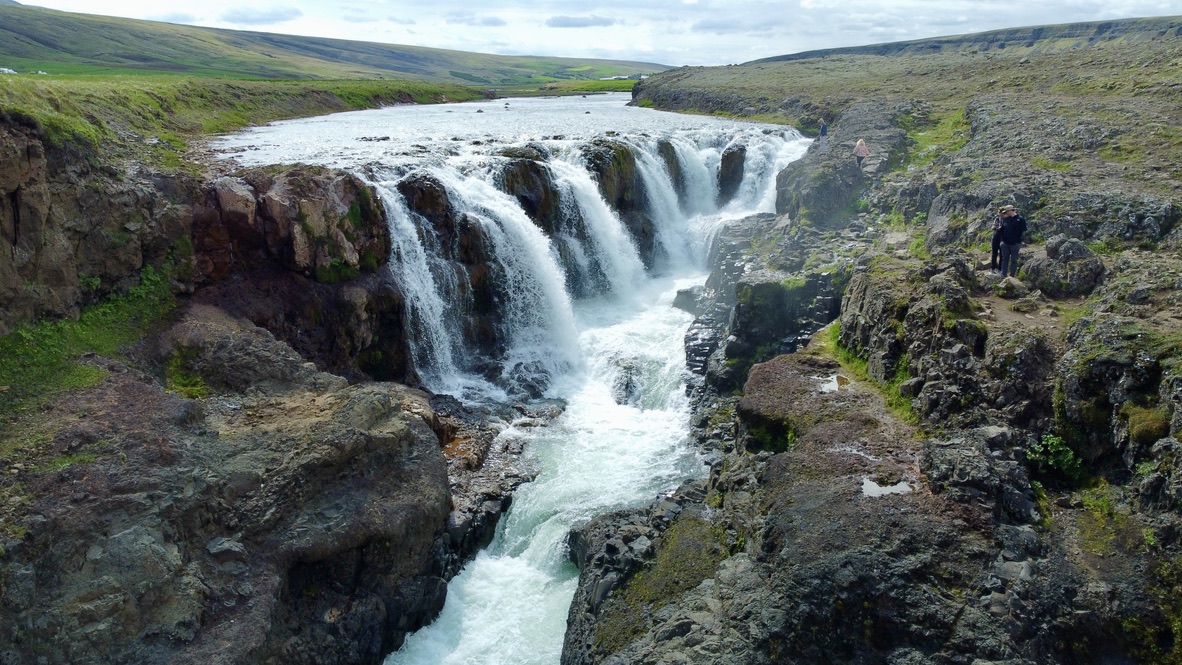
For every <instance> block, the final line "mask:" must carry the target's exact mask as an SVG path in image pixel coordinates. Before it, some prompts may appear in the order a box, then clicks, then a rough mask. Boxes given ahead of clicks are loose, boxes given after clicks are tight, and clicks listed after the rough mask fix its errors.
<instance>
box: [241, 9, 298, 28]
mask: <svg viewBox="0 0 1182 665" xmlns="http://www.w3.org/2000/svg"><path fill="white" fill-rule="evenodd" d="M303 15H304V13H303V12H302V11H300V10H299V9H298V8H296V7H272V8H270V9H255V8H253V7H241V8H238V9H231V10H229V11H227V12H225V13H224V14H222V15H221V20H223V21H225V22H226V23H237V24H240V25H274V24H276V23H286V22H288V21H294V20H295V19H297V18H299V17H301V16H303Z"/></svg>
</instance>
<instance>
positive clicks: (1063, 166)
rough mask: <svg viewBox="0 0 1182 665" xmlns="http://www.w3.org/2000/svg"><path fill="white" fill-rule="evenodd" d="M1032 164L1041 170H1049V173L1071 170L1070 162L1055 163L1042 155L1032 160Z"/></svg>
mask: <svg viewBox="0 0 1182 665" xmlns="http://www.w3.org/2000/svg"><path fill="white" fill-rule="evenodd" d="M1030 162H1031V163H1032V164H1034V165H1035V166H1037V167H1039V168H1040V169H1047V170H1048V171H1067V170H1070V169H1071V164H1069V163H1068V162H1053V161H1051V160H1049V159H1047V158H1046V157H1043V156H1042V155H1038V156H1036V157H1034V158H1032V159H1031V160H1030Z"/></svg>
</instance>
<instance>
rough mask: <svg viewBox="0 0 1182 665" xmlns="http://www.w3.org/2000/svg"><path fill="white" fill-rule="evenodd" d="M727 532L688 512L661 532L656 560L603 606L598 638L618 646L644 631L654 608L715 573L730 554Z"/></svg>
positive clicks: (601, 646) (606, 647) (611, 648)
mask: <svg viewBox="0 0 1182 665" xmlns="http://www.w3.org/2000/svg"><path fill="white" fill-rule="evenodd" d="M723 540H724V539H723V538H721V537H720V534H719V533H718V532H717V531H716V529H715V528H714V527H712V526H711V525H710V523H709V522H707V521H705V520H703V519H700V518H698V517H694V516H691V515H686V514H683V515H681V516H679V517H678V518H677V519H676V520H674V522H673V524H671V525H670V526H669V528H668V529H667V530H666V531H665V533H664V534H662V536H661V538H660V540H659V541H658V543H657V554H656V557H655V560H654V561H653V562H652V565H651V566H649V567H647V568H645V569H644V570H642V571H640V572H639V573H636V575H634V576H633V577H632V578H631V579H629V580H628V581H627V582H625V583H624V585H623V586H622V588H620V589H617V591H616V592H615V594H613V596H612V597H610V598H609V599H608V600H607V601H606V602H605V603H604V605H603V607H602V608H601V609H600V612H599V619H600V620H599V622H598V623H597V624H596V627H595V637H594V644H595V647H596V648H597V649H598V650H601V651H603V652H605V653H614V652H616V651H619V650H620V649H622V648H623V647H624V646H626V645H627V644H628V643H630V642H631V641H633V640H634V639H636V638H637V637H640V636H641V635H644V634H645V633H646V632H647V631H648V629H649V627H650V626H649V621H650V617H651V616H652V613H653V612H656V611H657V610H660V609H661V608H662V607H665V606H666V605H668V604H669V603H671V602H673V601H675V600H677V599H678V598H680V597H681V595H682V594H684V593H685V592H686V591H689V590H690V589H693V588H694V587H696V586H698V585H699V584H701V583H702V581H703V580H705V579H708V578H711V577H713V576H714V574H715V571H716V570H717V569H718V564H719V563H720V562H721V561H722V560H723V559H724V558H726V552H727V549H726V547H725V544H724V542H723Z"/></svg>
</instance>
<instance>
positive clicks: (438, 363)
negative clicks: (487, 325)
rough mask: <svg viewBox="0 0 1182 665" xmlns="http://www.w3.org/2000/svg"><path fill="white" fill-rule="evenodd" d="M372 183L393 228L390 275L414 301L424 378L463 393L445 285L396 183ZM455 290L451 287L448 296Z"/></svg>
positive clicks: (414, 347) (414, 331) (416, 348)
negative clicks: (432, 266) (420, 237)
mask: <svg viewBox="0 0 1182 665" xmlns="http://www.w3.org/2000/svg"><path fill="white" fill-rule="evenodd" d="M373 184H374V188H375V189H376V190H377V192H378V195H379V196H380V197H381V199H382V205H383V206H384V207H385V209H386V218H387V220H388V223H389V225H390V239H391V241H392V245H393V248H392V250H391V256H390V270H391V271H393V272H394V276H395V279H396V281H397V282H398V283H399V284H400V285H401V286H402V288H403V290H405V291H406V293H407V294H408V295H409V296H410V297H409V298H407V307H408V310H409V311H408V312H407V314H408V316H407V320H408V321H410V322H411V324H410V330H409V331H408V332H409V333H410V334H409V335H408V337H409V339H410V348H411V353H412V355H413V356H414V360H415V366H416V367H417V368H418V370H419V374H420V378H421V379H422V380H423V383H424V384H425V385H427V387H429V388H431V389H432V390H434V391H436V392H460V391H462V386H461V384H460V382H459V377H460V376H461V374H460V372H459V368H458V367H456V363H455V360H454V354H455V351H456V349H455V343H456V341H457V340H458V339H459V335H457V334H456V324H455V322H454V317H451V316H449V314H448V308H447V306H446V305H445V304H444V300H443V296H442V295H441V294H440V288H439V286H438V285H439V284H440V283H441V282H442V281H443V276H442V274H441V273H440V271H436V272H435V273H433V272H432V270H431V268H430V265H429V258H428V256H427V252H426V251H425V249H424V247H423V243H422V242H420V241H419V235H418V229H417V228H416V227H415V224H414V222H412V221H411V217H410V211H409V210H407V209H406V203H405V202H404V201H403V199H402V196H401V195H400V194H399V193H398V190H397V189H395V188H394V185H395V184H396V182H395V181H394V180H393V179H383V178H381V177H378V178H377V179H375V180H374V182H373ZM454 290H455V289H454V286H453V288H449V289H447V291H446V292H449V293H450V292H454ZM449 321H450V322H451V324H450V325H449Z"/></svg>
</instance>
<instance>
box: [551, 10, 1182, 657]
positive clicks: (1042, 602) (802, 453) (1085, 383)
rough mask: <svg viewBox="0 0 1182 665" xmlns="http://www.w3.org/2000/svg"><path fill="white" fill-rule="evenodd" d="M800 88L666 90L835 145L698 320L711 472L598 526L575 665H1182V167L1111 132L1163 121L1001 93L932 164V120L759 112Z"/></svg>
mask: <svg viewBox="0 0 1182 665" xmlns="http://www.w3.org/2000/svg"><path fill="white" fill-rule="evenodd" d="M1175 23H1176V21H1175ZM1153 39H1156V38H1153ZM1168 46H1169V45H1168V44H1166V43H1165V42H1161V43H1159V44H1157V45H1156V46H1152V47H1151V48H1152V49H1161V48H1167V47H1168ZM1170 48H1174V49H1175V50H1176V42H1175V43H1174V45H1173V47H1170ZM1153 52H1157V51H1153ZM1171 52H1173V51H1171ZM963 57H964V58H966V60H967V59H969V58H971V57H975V56H971V55H965V56H963ZM1104 57H1105V58H1112V61H1113V62H1116V63H1120V62H1124V60H1123V58H1124V57H1125V55H1124V52H1123V51H1120V50H1116V51H1112V52H1106V55H1105V56H1104ZM1069 59H1070V58H1067V57H1064V59H1063V62H1067V61H1068V60H1069ZM925 62H926V61H923V60H922V59H919V58H917V59H914V60H909V61H908V62H907V66H913V67H914V66H922V65H924V64H925ZM1089 62H1092V63H1093V64H1094V63H1095V62H1096V60H1090V61H1089ZM1104 62H1105V63H1107V60H1105V61H1104ZM927 64H930V63H927ZM810 66H820V65H816V63H813V64H812V65H810ZM834 66H835V67H838V68H839V69H840V68H841V67H843V66H845V65H844V64H843V63H840V62H839V63H836V64H834ZM892 66H893V65H892ZM993 66H994V67H995V68H996V67H997V64H996V62H995V63H994V65H993ZM770 67H773V65H764V64H762V63H753V64H751V65H744V66H742V67H737V68H734V71H733V72H731V71H729V70H728V71H722V70H705V71H702V72H698V71H697V70H692V69H683V70H677V71H675V72H671V73H669V74H666V75H662V76H656V77H652V79H651V80H649V81H646V82H645V83H643V84H642V85H641V86H639V87H638V88H637V92H636V96H638V97H640V98H641V99H646V100H648V101H655V102H656V103H657V105H658V106H669V107H672V108H678V109H698V110H720V109H721V110H725V111H727V112H729V113H735V114H739V115H743V114H750V113H767V112H774V110H775V109H776V108H778V109H780V110H781V111H783V112H784V113H788V114H792V115H796V117H798V118H799V119H800V120H802V124H805V125H807V124H808V121H811V120H810V119H815V118H817V117H819V115H821V114H824V115H826V117H827V119H828V121H829V126H830V129H829V142H828V145H827V146H825V147H824V148H823V147H822V146H821V145H820V144H816V145H814V146H812V147H811V148H810V149H809V151H808V153H807V154H806V156H805V157H804V158H803V159H801V160H799V161H798V162H795V163H793V164H792V165H790V166H789V167H788V168H786V169H785V170H784V171H783V172H782V173H781V174H780V177H779V179H778V194H779V196H778V198H777V211H776V212H777V214H776V215H775V216H770V215H768V216H762V217H753V218H750V219H746V220H738V221H736V222H732V223H731V224H730V225H729V226H728V227H726V228H724V229H723V230H722V231H721V232H720V233H719V234H718V237H717V238H716V241H715V242H716V244H715V247H714V250H713V251H714V256H715V257H716V259H717V260H715V261H714V262H713V265H712V268H713V272H712V274H711V276H710V278H709V281H708V283H707V287H706V288H705V289H700V290H695V291H687V292H686V293H684V294H682V295H681V296H680V297H679V300H678V302H679V304H680V306H683V307H684V308H686V309H687V310H690V311H692V312H694V313H695V314H696V315H697V317H698V319H697V321H695V323H694V326H693V327H692V328H691V331H690V334H689V335H687V349H688V351H689V358H690V366H691V368H692V369H693V371H695V373H696V374H697V383H696V384H695V386H694V396H695V401H694V403H695V416H694V424H695V428H696V429H695V436H696V438H697V440H698V442H699V443H700V445H702V446H703V447H704V448H705V449H708V450H710V451H711V456H712V457H711V459H712V460H713V462H712V464H711V473H710V476H709V479H708V480H707V481H706V482H705V483H704V484H702V485H695V486H686V487H683V488H682V489H681V490H680V491H679V492H678V493H677V494H675V495H673V496H671V497H663V498H660V499H657V500H656V501H655V502H654V503H653V504H652V505H651V506H650V507H648V508H646V509H642V510H637V511H631V512H626V513H617V514H613V515H608V516H604V517H601V518H599V519H597V520H594V521H592V522H591V523H590V524H588V525H586V526H583V527H580V528H576V529H575V530H574V531H572V533H571V536H570V549H571V557H572V560H574V561H575V563H576V565H578V566H579V569H580V581H579V586H578V590H577V591H576V595H575V600H574V602H573V604H572V606H571V609H570V613H569V616H568V633H567V637H566V642H565V645H564V650H563V656H562V661H563V663H564V665H582V664H589V663H613V664H620V665H622V664H624V663H703V664H705V663H711V664H713V663H723V662H725V663H752V664H754V663H817V662H835V663H900V664H902V663H908V664H911V663H915V664H918V663H957V664H960V663H963V664H965V665H970V664H972V665H982V664H984V663H1007V664H1010V665H1016V664H1019V663H1023V664H1025V663H1040V664H1041V663H1077V662H1114V663H1115V662H1128V663H1132V662H1140V663H1158V662H1177V661H1178V658H1179V653H1182V646H1179V645H1180V644H1182V640H1180V639H1179V637H1180V636H1179V635H1178V632H1177V631H1178V625H1179V624H1178V617H1180V616H1182V604H1180V603H1179V600H1178V599H1179V598H1180V597H1182V596H1180V595H1179V594H1180V593H1182V575H1180V574H1179V570H1180V567H1179V561H1182V559H1180V558H1179V557H1180V556H1182V540H1180V534H1182V513H1180V512H1179V503H1178V496H1179V492H1177V491H1176V487H1175V486H1176V485H1177V479H1178V477H1179V476H1178V461H1177V460H1178V456H1177V451H1178V440H1179V436H1180V432H1182V392H1180V390H1182V373H1180V372H1182V365H1180V364H1179V358H1182V343H1180V342H1179V339H1178V336H1177V333H1176V330H1177V325H1178V322H1179V321H1182V264H1180V263H1179V261H1178V255H1177V252H1178V248H1179V242H1180V238H1182V236H1180V235H1179V234H1180V233H1182V226H1179V221H1180V217H1179V212H1178V211H1179V210H1180V207H1179V205H1180V204H1179V202H1178V200H1177V196H1176V189H1175V190H1174V193H1173V194H1169V193H1167V190H1164V189H1162V183H1163V182H1176V180H1177V172H1176V170H1174V171H1170V170H1168V169H1164V170H1163V169H1161V168H1157V167H1156V166H1154V162H1153V160H1147V161H1145V162H1144V163H1141V162H1136V163H1134V162H1127V163H1124V165H1123V166H1121V167H1118V168H1116V169H1115V170H1113V169H1112V168H1111V164H1108V163H1107V162H1105V161H1104V160H1103V159H1097V157H1096V152H1097V150H1103V149H1104V148H1103V146H1104V145H1105V142H1106V141H1109V140H1112V139H1113V137H1117V136H1122V135H1125V134H1126V133H1127V130H1128V127H1118V126H1115V125H1114V124H1113V123H1112V122H1111V121H1110V120H1109V116H1108V115H1107V112H1106V111H1105V109H1115V108H1118V107H1119V108H1121V109H1123V114H1122V115H1121V116H1120V117H1122V118H1125V119H1128V122H1129V123H1131V124H1132V126H1138V127H1148V126H1151V125H1152V123H1153V122H1154V120H1153V118H1154V117H1156V113H1157V109H1156V106H1154V104H1152V103H1150V104H1147V105H1143V104H1142V103H1141V101H1142V100H1138V99H1135V98H1131V97H1120V96H1114V97H1103V98H1096V97H1091V98H1088V100H1087V103H1086V105H1084V108H1085V109H1086V112H1083V113H1082V114H1072V113H1065V112H1064V111H1063V109H1064V108H1065V107H1064V106H1063V104H1064V100H1062V99H1049V98H1041V97H1039V96H1031V97H1029V98H1024V99H1019V97H1018V96H1016V95H1013V94H1008V93H1006V92H1005V91H999V92H989V91H985V92H979V93H973V95H972V96H971V99H967V100H966V104H965V106H964V109H963V110H964V113H963V114H962V115H959V116H956V117H955V121H956V122H957V123H959V122H960V121H961V120H963V123H964V126H963V128H962V129H961V130H959V131H961V132H962V133H960V134H957V135H956V137H955V138H954V140H951V141H950V142H949V143H947V144H940V145H936V146H935V147H931V146H928V147H927V148H926V149H925V150H926V152H925V153H923V154H918V153H917V151H918V150H919V146H917V136H920V137H922V136H923V132H922V131H921V132H919V133H918V134H917V128H922V129H923V131H927V130H931V129H934V128H935V127H934V125H935V123H934V122H933V121H932V119H931V113H932V109H931V108H930V105H929V103H928V101H926V100H924V99H922V98H912V99H908V98H906V97H905V95H903V94H896V95H890V96H887V95H884V96H883V97H881V98H878V97H876V98H873V99H869V98H862V99H854V98H848V99H847V98H841V99H835V98H833V97H826V98H820V97H810V95H809V93H808V92H805V91H801V92H799V94H796V95H793V96H789V97H787V98H785V99H784V100H783V102H781V103H777V102H775V101H773V100H771V99H769V98H768V95H769V94H771V93H770V92H769V91H759V92H755V93H751V92H750V90H751V87H750V82H751V80H765V81H766V80H768V79H767V78H766V77H767V76H768V75H767V74H766V73H761V72H764V70H767V69H768V68H770ZM1010 71H1011V73H1012V72H1013V71H1015V70H1010ZM995 75H996V74H995ZM1015 75H1016V74H1015ZM760 76H763V77H765V78H764V79H759V78H758V77H760ZM786 80H794V79H791V78H790V77H789V78H788V79H786ZM739 83H742V84H743V85H739ZM817 85H818V86H820V84H817ZM744 86H746V87H744ZM756 96H758V98H756ZM761 105H762V106H761ZM1174 110H1175V112H1176V106H1175V109H1174ZM1034 126H1038V127H1041V128H1042V129H1040V130H1039V131H1037V132H1034V133H1033V134H1029V133H1022V132H1017V133H1016V132H1014V131H1013V129H1014V128H1015V127H1034ZM1032 135H1033V136H1036V137H1037V138H1035V139H1034V140H1033V141H1031V140H1028V139H1029V137H1030V136H1032ZM856 137H865V138H866V139H867V141H868V142H869V143H870V144H871V145H872V146H874V149H873V150H874V154H873V155H872V157H871V158H870V159H868V160H867V162H866V164H865V165H864V168H862V169H858V168H857V167H856V165H855V164H854V162H853V159H852V158H851V157H850V154H849V153H850V150H851V149H852V146H853V141H854V139H855V138H856ZM1047 155H1053V160H1051V158H1049V157H1047ZM1048 160H1051V161H1048ZM1047 164H1055V165H1065V166H1057V167H1056V168H1051V167H1048V166H1047ZM1002 203H1017V204H1018V205H1019V207H1020V208H1021V209H1022V210H1023V211H1024V213H1025V214H1026V216H1027V218H1028V219H1029V220H1030V223H1031V230H1030V232H1029V234H1028V236H1027V243H1026V245H1024V247H1023V250H1022V252H1023V254H1022V261H1021V268H1020V271H1019V274H1018V276H1017V278H1014V277H1007V278H1003V277H1001V276H1000V275H996V274H993V273H992V272H990V270H989V262H988V258H989V257H988V244H987V243H988V240H989V223H990V221H991V219H992V216H993V214H994V212H993V211H995V210H996V208H997V206H998V205H1000V204H1002ZM809 285H815V286H813V287H810V286H809ZM821 285H824V286H825V288H820V286H821ZM835 302H840V305H839V306H834V303H835Z"/></svg>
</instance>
